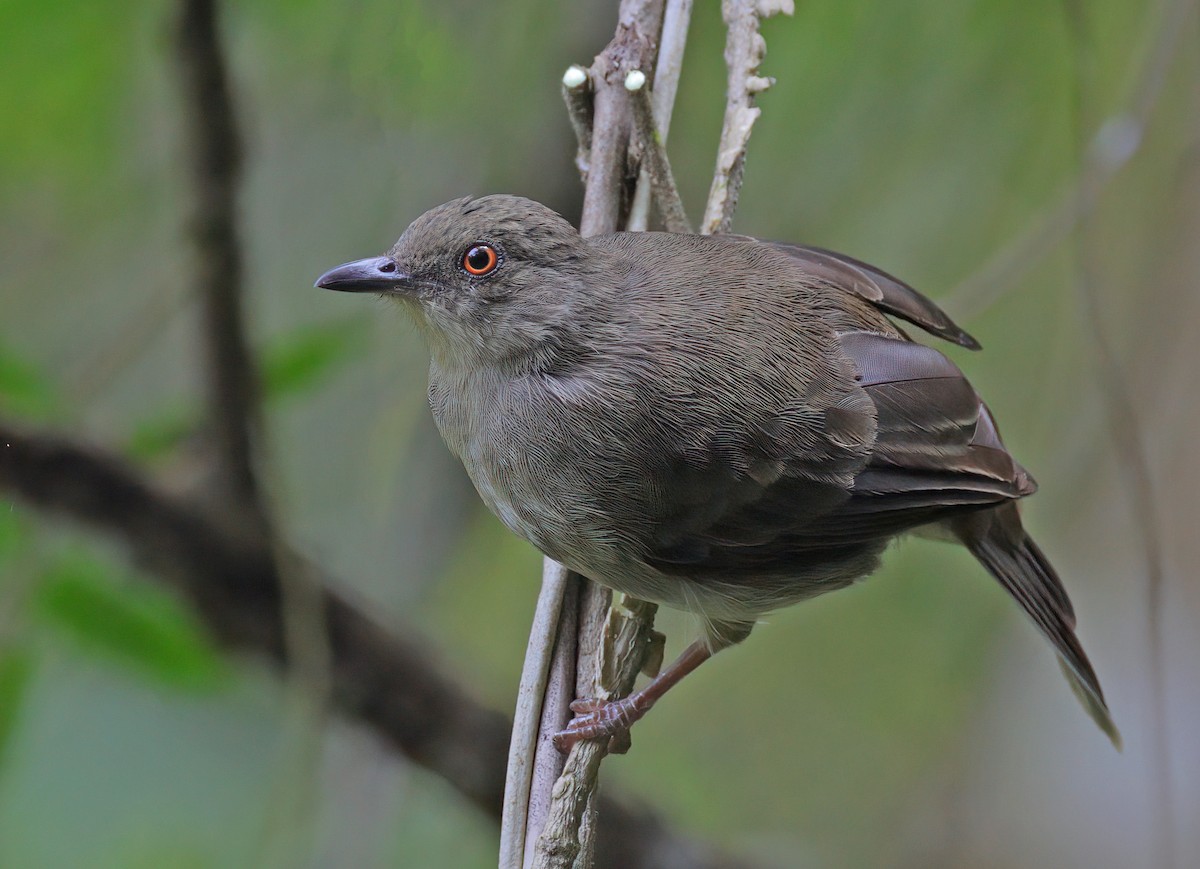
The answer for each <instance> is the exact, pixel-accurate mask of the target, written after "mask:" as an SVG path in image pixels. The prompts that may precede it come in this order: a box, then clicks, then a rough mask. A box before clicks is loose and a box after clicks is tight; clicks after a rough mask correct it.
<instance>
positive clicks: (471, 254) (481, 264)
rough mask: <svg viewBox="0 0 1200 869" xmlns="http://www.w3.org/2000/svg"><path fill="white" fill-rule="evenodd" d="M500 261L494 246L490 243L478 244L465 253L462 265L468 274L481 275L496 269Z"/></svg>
mask: <svg viewBox="0 0 1200 869" xmlns="http://www.w3.org/2000/svg"><path fill="white" fill-rule="evenodd" d="M499 262H500V258H499V257H498V256H496V249H495V248H494V247H492V246H491V245H490V244H477V245H475V246H474V247H471V248H469V249H468V250H467V252H466V253H464V254H463V258H462V267H463V268H464V269H466V270H467V273H468V274H472V275H475V276H476V277H479V276H480V275H486V274H488V273H489V272H491V271H494V270H495V268H496V266H497V264H498V263H499Z"/></svg>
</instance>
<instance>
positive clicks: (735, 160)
mask: <svg viewBox="0 0 1200 869" xmlns="http://www.w3.org/2000/svg"><path fill="white" fill-rule="evenodd" d="M794 11H795V7H794V5H793V3H792V0H722V3H721V15H722V17H723V18H724V19H725V26H726V27H727V28H728V31H729V32H728V34H727V36H726V40H725V64H726V66H728V67H729V84H728V91H727V94H726V102H725V121H724V123H723V125H722V128H721V142H720V145H719V146H718V148H717V168H716V171H715V172H714V173H713V181H712V187H710V188H709V192H708V205H707V207H706V208H705V210H704V220H703V221H701V224H700V231H701V232H703V233H705V234H706V235H707V234H711V233H719V232H728V231H729V227H730V226H731V225H732V224H733V212H734V211H735V210H737V203H738V195H739V194H740V193H741V189H742V176H743V174H744V172H745V168H746V146H747V145H748V144H749V142H750V131H751V130H752V129H753V128H754V122H755V121H757V120H758V116H759V115H760V114H761V113H762V110H761V109H759V108H758V107H757V106H755V104H754V101H755V97H756V96H757V95H758V94H760V93H762V92H763V91H765V90H766V89H767V88H769V87H770V86H771V85H773V84H774V83H775V80H774V79H773V78H764V77H762V76H760V75H759V74H758V67H759V66H760V65H761V64H762V62H763V58H764V57H765V56H766V53H767V43H766V41H765V40H764V39H763V38H762V34H760V33H759V32H758V23H759V20H760V19H762V18H770V17H771V16H772V15H776V14H779V13H781V12H782V13H783V14H784V15H791V14H792V13H793V12H794Z"/></svg>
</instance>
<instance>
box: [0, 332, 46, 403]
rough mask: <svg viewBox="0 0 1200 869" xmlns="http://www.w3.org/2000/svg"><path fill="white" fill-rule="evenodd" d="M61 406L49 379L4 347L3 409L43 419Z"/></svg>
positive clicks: (0, 363) (0, 352) (0, 367)
mask: <svg viewBox="0 0 1200 869" xmlns="http://www.w3.org/2000/svg"><path fill="white" fill-rule="evenodd" d="M58 403H59V402H58V396H57V395H56V392H55V389H54V387H53V386H52V385H51V383H50V380H49V378H47V377H46V376H44V375H43V374H42V373H41V372H40V371H38V370H37V368H36V367H35V366H33V365H32V364H30V363H29V362H27V361H25V360H24V359H21V358H20V357H19V356H17V355H16V354H15V353H14V352H13V351H12V350H11V349H9V348H8V347H5V346H4V345H3V344H0V410H4V411H6V412H9V413H14V414H18V415H20V416H26V417H34V418H37V419H43V418H45V417H47V416H50V415H51V414H52V413H53V412H54V410H55V408H56V407H57V406H58Z"/></svg>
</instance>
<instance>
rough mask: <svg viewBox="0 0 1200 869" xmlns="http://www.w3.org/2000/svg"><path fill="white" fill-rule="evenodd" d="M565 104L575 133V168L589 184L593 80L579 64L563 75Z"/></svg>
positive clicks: (584, 181)
mask: <svg viewBox="0 0 1200 869" xmlns="http://www.w3.org/2000/svg"><path fill="white" fill-rule="evenodd" d="M562 96H563V102H564V103H566V105H567V117H568V118H570V119H571V129H572V130H574V131H575V142H576V150H575V168H576V169H578V170H579V177H580V178H581V179H582V180H583V183H584V184H587V176H588V164H589V163H590V162H591V159H592V112H593V111H594V102H593V93H592V79H591V75H590V74H589V73H588V71H587V70H586V69H584V68H583V67H582V66H579V64H571V65H570V66H568V67H567V71H566V72H564V73H563V79H562Z"/></svg>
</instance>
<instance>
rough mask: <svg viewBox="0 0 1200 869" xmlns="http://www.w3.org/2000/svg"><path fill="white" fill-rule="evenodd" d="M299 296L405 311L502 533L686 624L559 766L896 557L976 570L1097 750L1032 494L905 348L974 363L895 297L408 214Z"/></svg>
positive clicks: (724, 256)
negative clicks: (1043, 649)
mask: <svg viewBox="0 0 1200 869" xmlns="http://www.w3.org/2000/svg"><path fill="white" fill-rule="evenodd" d="M316 286H317V287H321V288H325V289H329V290H339V291H348V292H368V293H376V294H378V295H380V296H381V297H384V298H386V299H389V300H395V301H397V302H399V303H400V304H401V305H403V306H404V307H405V308H407V310H408V312H409V313H410V314H411V316H412V319H413V321H414V322H415V324H416V326H417V329H418V331H419V332H421V333H422V334H423V336H424V338H425V340H426V342H427V344H428V348H429V351H430V368H429V389H428V397H429V405H430V408H431V410H432V413H433V418H434V420H435V422H436V424H437V427H438V429H439V431H440V433H441V435H442V438H443V439H444V441H445V443H446V445H447V446H448V447H449V449H450V450H451V452H453V453H454V454H455V455H456V456H457V457H458V458H459V459H460V460H461V462H462V464H463V466H464V467H465V468H466V471H467V474H468V475H469V476H470V478H471V481H472V482H473V483H474V485H475V488H476V489H477V491H478V493H479V495H480V497H481V498H482V500H483V501H484V503H485V504H486V505H487V506H488V507H489V508H490V509H491V511H492V512H493V513H495V515H496V516H497V517H499V519H500V521H501V522H503V523H504V524H505V525H506V526H507V527H508V528H509V529H510V530H512V531H513V532H514V533H516V534H517V535H519V536H520V537H523V538H524V539H525V540H527V541H529V542H530V543H531V544H533V545H534V546H535V547H537V549H539V550H540V551H541V552H542V553H544V554H545V555H547V556H549V557H550V558H552V559H554V560H556V561H558V562H560V563H561V564H563V565H565V566H566V567H568V568H570V569H571V570H573V571H577V572H578V573H580V574H582V575H584V576H586V577H588V578H590V579H591V580H593V581H595V582H598V583H601V584H603V585H606V586H609V587H610V588H612V589H614V590H617V591H620V592H624V593H625V594H628V595H632V596H634V597H636V598H641V599H644V600H648V601H653V602H655V603H660V604H665V605H668V606H672V607H676V608H679V609H682V610H685V611H688V612H691V613H693V614H695V615H696V616H697V617H698V619H699V621H700V624H701V625H702V630H701V632H700V637H699V638H698V639H697V640H695V641H694V642H692V643H691V644H690V645H689V646H688V647H687V648H686V649H685V650H684V652H683V653H682V654H681V655H680V656H679V658H678V659H676V661H675V662H674V663H672V664H671V665H670V666H668V667H667V668H666V669H664V670H662V671H661V672H660V673H659V674H658V675H657V676H656V677H655V678H654V679H652V680H651V681H650V682H649V683H648V684H647V685H646V686H645V687H643V688H642V689H640V690H639V691H636V692H634V693H633V694H631V695H630V696H628V697H626V698H624V699H620V700H613V701H600V700H595V699H591V698H582V699H580V700H577V701H575V703H573V704H572V706H571V708H572V710H573V712H575V713H576V715H575V717H574V718H573V719H572V720H571V721H570V722H569V723H568V724H567V726H566V727H565V728H564V729H563V730H562V731H560V732H559V733H558V734H557V735H556V736H555V743H556V745H558V747H559V748H560V749H562V750H564V751H565V750H568V749H569V748H570V747H571V746H572V745H574V744H575V743H576V742H578V741H580V740H582V739H605V738H608V739H610V740H612V739H614V738H615V737H616V736H617V735H618V734H621V735H623V734H624V733H625V732H627V731H628V729H629V728H630V727H631V726H632V725H633V723H634V722H636V721H637V720H638V719H640V718H641V717H642V716H644V715H645V714H646V712H647V711H648V710H649V709H650V708H651V707H652V706H653V705H654V704H655V703H656V702H657V701H658V700H659V699H660V698H661V697H662V696H663V694H665V693H666V691H667V690H668V689H669V688H671V687H672V686H674V685H675V684H677V683H678V682H679V680H680V679H682V678H683V677H684V676H685V675H687V674H688V673H690V672H692V671H693V670H695V669H696V667H698V666H699V665H700V664H701V663H703V662H704V661H705V660H707V659H708V658H709V657H711V656H712V655H713V654H715V653H716V652H717V651H719V650H721V649H724V648H726V647H729V646H732V645H734V644H736V643H739V642H741V641H742V640H744V639H745V638H746V637H747V636H749V634H750V632H751V630H752V628H753V627H754V625H755V624H756V623H757V622H758V621H760V620H761V619H762V618H763V617H764V616H765V615H767V614H769V613H771V612H773V611H775V610H778V609H780V608H783V607H787V606H790V605H793V604H796V603H799V602H801V601H804V600H806V599H809V598H812V597H814V596H816V595H818V594H823V593H825V592H828V591H833V590H836V589H840V588H844V587H846V586H848V585H850V584H851V583H853V582H855V581H857V580H859V579H862V578H864V577H866V576H868V575H869V574H871V573H873V572H874V571H875V570H876V569H877V568H878V566H879V565H880V561H881V556H882V555H883V552H884V550H885V549H886V548H887V546H888V545H889V543H891V542H892V541H893V540H895V539H896V538H897V537H899V536H901V535H905V534H908V533H915V534H919V535H923V536H930V537H935V538H941V539H948V540H950V541H953V542H957V543H959V544H961V545H963V546H965V547H966V548H967V549H968V550H969V551H970V552H971V554H972V555H974V556H975V558H976V559H977V560H978V561H979V562H980V563H981V564H982V566H983V567H984V568H985V569H986V570H987V572H988V573H990V574H991V575H992V576H993V577H994V578H995V579H996V580H997V581H998V582H999V583H1000V585H1001V586H1002V587H1003V588H1004V590H1005V591H1007V592H1008V594H1009V595H1011V597H1012V598H1013V599H1014V600H1015V601H1016V602H1017V603H1018V604H1019V605H1020V607H1021V609H1022V610H1024V612H1025V614H1026V615H1027V616H1028V617H1029V618H1030V619H1031V620H1032V622H1033V624H1034V625H1035V626H1036V628H1037V629H1038V630H1039V631H1040V632H1041V633H1042V634H1043V635H1044V636H1045V638H1046V639H1047V640H1048V641H1049V642H1050V644H1051V645H1052V646H1053V648H1054V651H1055V652H1056V653H1057V655H1058V657H1059V660H1060V664H1061V665H1062V669H1063V672H1064V674H1065V675H1066V677H1067V679H1068V681H1069V683H1070V685H1071V687H1072V688H1073V690H1074V693H1075V694H1076V695H1077V697H1078V698H1079V699H1080V701H1081V702H1082V704H1083V707H1084V709H1085V710H1086V711H1087V712H1088V714H1089V715H1090V716H1091V717H1092V719H1093V720H1094V721H1095V722H1096V723H1097V724H1098V725H1099V727H1100V728H1101V729H1102V730H1103V731H1104V733H1106V734H1107V735H1108V736H1109V737H1110V739H1111V740H1112V741H1113V743H1114V744H1115V745H1117V746H1118V747H1119V746H1120V735H1119V733H1118V730H1117V728H1116V725H1115V724H1114V722H1113V719H1112V716H1111V714H1110V713H1109V709H1108V705H1107V703H1106V702H1105V699H1104V694H1103V692H1102V690H1101V687H1100V683H1099V681H1098V679H1097V677H1096V673H1095V671H1094V669H1093V668H1092V665H1091V663H1090V661H1089V660H1088V657H1087V655H1086V653H1085V652H1084V650H1083V647H1082V645H1081V644H1080V642H1079V640H1078V638H1077V636H1076V633H1075V626H1076V619H1075V613H1074V610H1073V608H1072V604H1071V601H1070V598H1069V597H1068V595H1067V592H1066V589H1065V588H1064V586H1063V584H1062V581H1061V580H1060V578H1059V576H1058V574H1057V573H1056V572H1055V570H1054V568H1053V567H1052V566H1051V564H1050V562H1049V560H1048V559H1047V557H1046V556H1045V554H1044V553H1043V552H1042V550H1041V549H1040V548H1039V547H1038V545H1037V544H1036V543H1035V542H1034V541H1033V539H1032V538H1031V537H1030V536H1029V534H1028V533H1027V532H1026V531H1025V529H1024V527H1023V525H1022V522H1021V517H1020V515H1019V512H1018V508H1017V502H1018V501H1019V500H1020V499H1022V498H1025V497H1027V496H1029V495H1031V494H1033V493H1034V492H1035V491H1036V489H1037V484H1036V483H1035V481H1034V479H1033V477H1032V476H1031V475H1030V474H1029V472H1028V471H1026V470H1025V469H1024V468H1023V467H1022V466H1021V465H1020V464H1019V463H1018V462H1017V461H1016V460H1015V459H1014V458H1013V457H1012V455H1011V454H1010V453H1009V451H1008V450H1007V448H1006V447H1005V446H1004V443H1003V441H1002V440H1001V438H1000V433H999V429H998V428H997V426H996V423H995V420H994V419H993V416H992V413H991V411H990V410H989V409H988V407H987V405H986V404H985V403H984V402H983V400H982V399H981V398H980V396H979V394H978V393H977V392H976V390H975V388H974V387H973V386H972V385H971V383H970V382H969V381H968V380H967V378H966V376H965V375H964V374H963V373H962V371H961V370H960V369H959V368H958V366H957V365H955V363H954V362H952V361H951V360H950V359H949V358H947V357H946V356H945V355H944V354H942V353H941V352H940V351H939V350H937V349H935V348H934V347H931V346H928V345H926V344H924V343H920V342H918V341H915V340H913V338H912V337H911V336H910V335H909V334H908V332H906V331H905V329H908V328H909V327H915V328H916V329H920V330H922V331H924V332H925V333H927V334H929V335H931V336H933V337H935V338H939V339H943V340H945V341H948V342H950V343H952V344H956V345H958V346H961V347H965V348H968V349H971V350H978V349H980V345H979V343H978V342H977V341H976V340H975V339H974V338H973V337H972V336H971V335H969V334H968V333H967V332H966V331H964V330H963V329H962V328H960V327H959V326H957V325H956V324H955V323H954V322H953V321H952V320H951V319H950V317H949V316H947V315H946V313H945V312H944V311H942V310H941V309H940V308H939V307H938V306H937V305H936V304H934V303H933V302H932V301H930V300H929V299H928V298H926V297H925V296H923V295H921V294H920V293H918V292H917V291H916V290H914V289H913V288H912V287H910V286H909V285H908V284H906V283H904V282H902V281H900V280H899V279H897V278H895V277H893V276H892V275H890V274H888V273H886V272H884V271H882V270H881V269H878V268H875V267H874V266H871V265H868V264H867V263H865V262H862V261H860V260H857V259H854V258H852V257H849V256H845V255H843V254H839V253H835V252H833V251H830V250H826V249H824V248H819V247H810V246H804V245H798V244H790V243H783V242H772V241H764V240H760V239H756V238H751V237H748V236H741V235H732V234H730V235H691V234H684V233H670V232H615V233H609V234H605V235H597V236H591V237H587V238H584V237H583V236H581V235H580V233H579V232H578V231H577V230H576V229H575V227H574V226H572V225H571V223H570V222H569V221H568V220H567V219H565V218H564V217H562V216H561V215H559V214H558V213H556V212H555V211H553V210H552V209H550V208H548V207H546V206H544V205H542V204H540V203H538V202H535V201H533V200H530V199H526V198H522V197H518V196H512V195H506V194H497V195H490V196H484V197H479V198H473V197H464V198H460V199H455V200H453V201H450V202H447V203H445V204H443V205H440V206H438V207H436V208H433V209H431V210H429V211H427V212H426V213H425V214H423V215H421V216H420V217H418V218H417V219H416V220H414V221H413V222H412V224H411V225H409V227H408V228H407V229H406V230H405V231H404V233H403V234H402V235H401V236H400V238H399V240H398V241H397V242H396V243H395V244H394V245H393V246H392V247H391V248H390V249H389V250H388V251H387V253H386V254H384V255H383V256H378V257H372V258H368V259H362V260H356V261H353V262H348V263H345V264H343V265H340V266H337V267H336V268H334V269H332V270H330V271H328V272H326V273H325V274H323V275H322V276H321V277H320V278H319V279H318V280H317V282H316ZM900 322H903V323H904V324H906V325H905V326H904V327H903V328H902V327H901V325H899V323H900Z"/></svg>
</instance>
